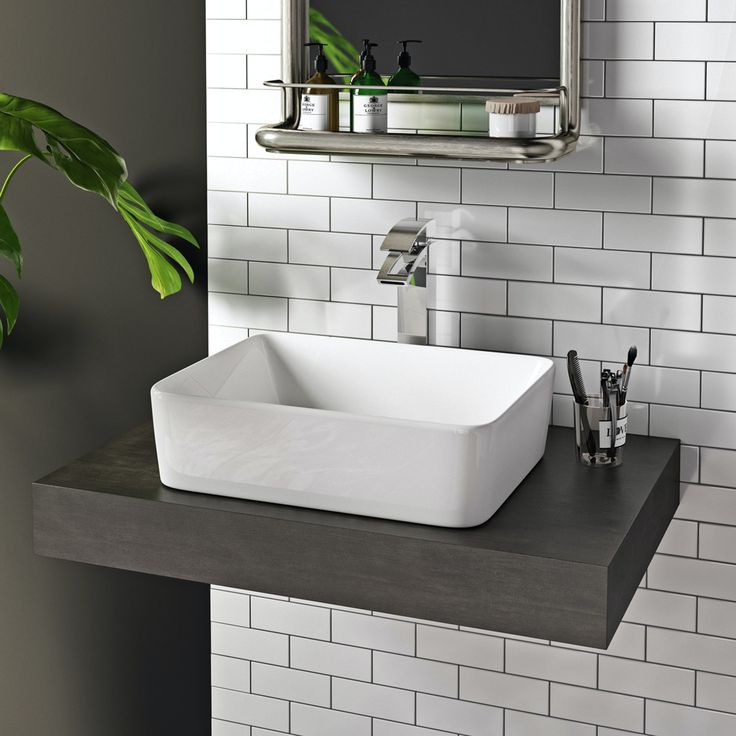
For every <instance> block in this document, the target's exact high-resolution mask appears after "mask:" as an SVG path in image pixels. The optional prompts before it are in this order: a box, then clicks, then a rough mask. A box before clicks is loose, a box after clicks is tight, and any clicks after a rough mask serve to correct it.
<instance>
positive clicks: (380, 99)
mask: <svg viewBox="0 0 736 736" xmlns="http://www.w3.org/2000/svg"><path fill="white" fill-rule="evenodd" d="M387 130H388V100H387V96H386V95H355V96H354V97H353V132H354V133H385V132H386V131H387Z"/></svg>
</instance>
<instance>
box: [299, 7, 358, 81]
mask: <svg viewBox="0 0 736 736" xmlns="http://www.w3.org/2000/svg"><path fill="white" fill-rule="evenodd" d="M309 36H310V38H311V39H312V41H316V42H317V43H323V44H325V46H326V47H327V48H325V56H326V57H327V60H328V61H329V62H330V65H331V66H332V68H333V69H334V70H335V72H336V73H337V74H353V72H356V71H357V70H358V60H359V57H360V54H359V53H358V50H357V49H356V48H355V46H353V44H352V43H350V41H348V40H347V38H345V36H343V35H342V33H340V31H339V30H338V29H337V28H335V26H334V25H333V24H332V23H331V22H330V21H329V20H327V18H326V17H325V16H324V15H323V14H322V13H320V11H319V10H317V9H316V8H310V9H309Z"/></svg>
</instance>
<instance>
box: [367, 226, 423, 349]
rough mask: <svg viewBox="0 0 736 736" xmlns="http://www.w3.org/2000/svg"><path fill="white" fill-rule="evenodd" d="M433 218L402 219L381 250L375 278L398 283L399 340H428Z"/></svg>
mask: <svg viewBox="0 0 736 736" xmlns="http://www.w3.org/2000/svg"><path fill="white" fill-rule="evenodd" d="M430 222H432V220H425V219H417V220H414V219H406V220H401V221H400V222H398V223H397V224H396V225H394V227H393V228H391V230H390V231H389V233H388V235H387V236H386V238H385V240H384V241H383V244H382V245H381V250H382V251H387V252H388V255H387V256H386V260H385V261H384V262H383V265H382V266H381V270H380V271H379V273H378V277H377V278H378V281H379V282H380V283H382V284H389V285H393V286H398V287H399V292H398V306H399V310H398V311H399V314H398V341H399V342H402V343H411V344H414V345H426V344H427V256H428V252H429V251H428V248H429V244H430V240H429V238H428V237H427V233H426V230H427V225H429V223H430Z"/></svg>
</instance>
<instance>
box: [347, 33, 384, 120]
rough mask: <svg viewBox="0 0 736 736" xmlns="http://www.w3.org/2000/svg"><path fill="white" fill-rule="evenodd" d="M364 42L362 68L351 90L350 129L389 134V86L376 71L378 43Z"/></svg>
mask: <svg viewBox="0 0 736 736" xmlns="http://www.w3.org/2000/svg"><path fill="white" fill-rule="evenodd" d="M363 43H364V46H365V48H364V49H363V53H362V54H361V59H362V65H361V70H360V72H359V73H358V74H356V75H355V76H354V77H353V78H352V79H351V80H350V85H351V87H352V88H353V89H351V93H350V102H351V105H350V108H351V109H350V122H351V125H350V130H352V131H353V133H385V132H386V131H387V130H388V97H387V92H386V89H385V86H386V85H385V83H384V81H383V79H381V75H380V74H378V72H377V71H376V60H375V58H374V57H373V54H372V53H371V49H373V48H375V47H376V46H378V44H376V43H371V42H370V41H369V40H368V39H365V41H364V42H363ZM382 87H383V88H384V89H381V88H382Z"/></svg>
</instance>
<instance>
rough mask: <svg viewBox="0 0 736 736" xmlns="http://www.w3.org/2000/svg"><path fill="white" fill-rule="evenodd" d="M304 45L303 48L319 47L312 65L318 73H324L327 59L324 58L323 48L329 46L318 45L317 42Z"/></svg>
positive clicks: (324, 44)
mask: <svg viewBox="0 0 736 736" xmlns="http://www.w3.org/2000/svg"><path fill="white" fill-rule="evenodd" d="M304 45H305V46H319V50H318V52H317V56H316V58H315V60H314V65H315V67H316V68H317V71H318V72H326V71H327V57H326V56H325V46H328V45H329V44H326V43H320V42H319V41H310V42H309V43H305V44H304Z"/></svg>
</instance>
